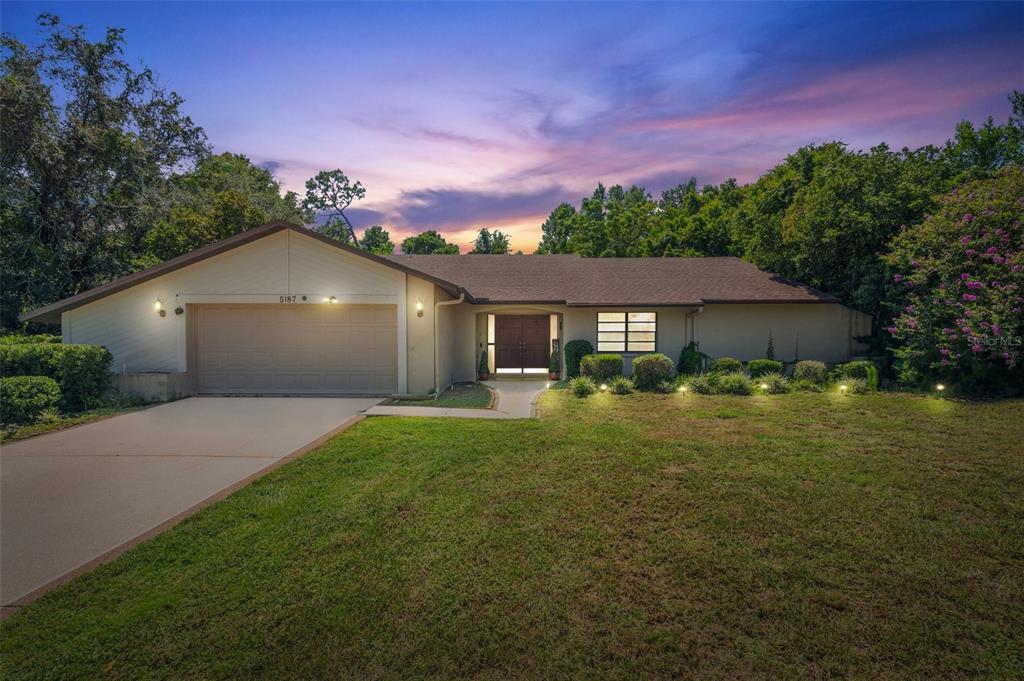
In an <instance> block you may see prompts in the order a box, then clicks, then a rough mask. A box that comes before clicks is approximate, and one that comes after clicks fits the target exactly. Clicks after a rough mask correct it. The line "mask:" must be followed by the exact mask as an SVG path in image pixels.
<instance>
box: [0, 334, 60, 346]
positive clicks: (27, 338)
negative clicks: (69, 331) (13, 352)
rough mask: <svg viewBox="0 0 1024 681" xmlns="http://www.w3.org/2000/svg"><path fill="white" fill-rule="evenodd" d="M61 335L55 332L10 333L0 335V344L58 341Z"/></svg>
mask: <svg viewBox="0 0 1024 681" xmlns="http://www.w3.org/2000/svg"><path fill="white" fill-rule="evenodd" d="M60 342H61V337H60V336H58V335H57V334H55V333H34V334H31V335H25V334H21V333H10V334H7V335H5V336H0V345H25V344H27V343H60Z"/></svg>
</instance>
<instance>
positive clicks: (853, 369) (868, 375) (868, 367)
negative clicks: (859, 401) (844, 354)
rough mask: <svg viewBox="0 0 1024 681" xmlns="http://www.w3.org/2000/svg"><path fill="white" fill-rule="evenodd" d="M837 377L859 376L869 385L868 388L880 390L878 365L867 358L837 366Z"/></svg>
mask: <svg viewBox="0 0 1024 681" xmlns="http://www.w3.org/2000/svg"><path fill="white" fill-rule="evenodd" d="M836 377H837V378H840V379H843V378H859V379H862V380H863V381H864V383H865V385H867V389H868V390H878V367H876V366H875V363H874V362H869V361H868V360H866V359H859V360H857V361H854V362H849V363H847V364H840V365H839V366H837V367H836Z"/></svg>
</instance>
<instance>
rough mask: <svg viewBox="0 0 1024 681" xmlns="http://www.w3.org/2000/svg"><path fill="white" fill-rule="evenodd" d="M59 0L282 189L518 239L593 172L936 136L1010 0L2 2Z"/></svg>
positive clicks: (768, 162)
mask: <svg viewBox="0 0 1024 681" xmlns="http://www.w3.org/2000/svg"><path fill="white" fill-rule="evenodd" d="M41 12H50V13H54V14H57V15H58V16H60V17H61V18H62V19H63V20H64V21H65V22H67V23H83V24H85V25H86V26H88V27H89V28H90V30H91V31H92V33H93V34H94V35H95V36H96V37H97V38H98V37H99V36H100V35H101V32H102V30H103V28H104V27H105V26H122V27H124V28H126V29H127V36H126V38H127V57H128V58H129V60H130V61H132V62H135V63H139V64H143V63H144V64H146V65H147V66H149V67H151V68H153V69H154V70H155V71H156V72H157V73H158V74H159V77H160V80H161V82H162V84H164V85H165V86H167V87H168V88H170V89H173V90H176V91H177V92H179V93H180V94H181V95H182V96H183V97H184V98H185V99H186V102H187V105H186V110H187V111H188V113H189V114H190V115H191V116H192V118H193V119H194V120H195V121H196V122H197V123H199V124H200V125H202V126H203V127H204V128H205V129H206V132H207V134H208V136H209V139H210V142H211V143H212V144H213V146H214V148H215V150H216V151H233V152H239V153H244V154H246V155H247V156H249V157H250V158H251V159H253V161H254V162H256V163H258V164H260V165H263V166H265V167H268V168H270V169H272V170H273V172H274V173H275V175H276V176H277V178H278V179H279V180H280V181H281V182H282V184H283V185H284V186H285V187H286V188H288V189H293V190H295V191H298V192H300V193H301V192H302V190H303V185H304V182H305V180H306V179H307V178H309V177H310V176H312V175H313V174H315V173H316V171H318V170H321V169H330V168H341V169H343V170H344V171H345V172H346V173H347V174H348V175H349V177H351V178H353V179H358V180H361V181H362V182H363V184H364V185H365V186H366V190H367V194H366V199H365V200H363V201H362V202H360V203H359V204H358V207H357V208H356V209H354V210H353V211H352V213H351V217H352V218H353V221H354V222H355V224H356V226H357V228H359V229H362V228H365V227H367V226H369V225H370V224H373V223H380V224H383V225H385V226H386V227H388V228H389V229H390V230H391V232H392V238H393V239H394V240H395V241H398V240H399V239H400V238H401V237H402V236H405V235H407V234H410V233H413V232H418V231H422V230H423V229H428V228H434V229H438V230H440V231H441V232H442V233H443V234H444V235H445V236H446V237H448V238H449V240H454V241H456V242H458V243H460V244H462V245H463V246H465V244H467V243H468V242H469V241H470V240H471V235H472V232H473V231H474V230H475V229H476V228H478V227H481V226H486V227H492V228H500V229H502V230H504V231H507V232H511V234H512V236H513V239H512V244H513V247H514V248H522V249H523V250H525V251H527V252H529V251H532V250H533V248H534V247H535V245H536V243H537V240H538V238H539V234H540V223H541V222H542V221H543V220H544V218H545V217H546V215H547V214H548V213H549V212H550V211H551V209H552V208H554V207H555V206H556V205H557V204H558V203H559V202H561V201H571V202H573V203H577V202H578V201H579V199H580V197H582V196H583V195H585V194H589V193H590V191H591V190H592V189H593V187H594V186H595V185H596V183H597V182H598V181H602V182H604V183H605V184H615V183H621V184H629V183H638V184H642V185H643V186H645V187H646V188H647V189H648V190H650V191H652V192H654V193H657V192H659V191H661V190H662V189H664V188H666V187H669V186H672V185H675V184H678V183H679V182H685V181H686V180H687V179H688V178H689V177H690V176H696V177H697V178H698V180H699V181H700V182H701V183H705V182H719V181H721V180H723V179H726V178H728V177H736V178H738V179H739V180H740V181H749V180H752V179H755V178H757V177H758V175H760V174H761V173H763V172H764V171H765V170H766V169H768V168H769V167H771V166H772V165H774V164H775V163H776V162H778V161H779V160H781V159H782V157H784V156H785V155H786V154H787V153H790V152H792V151H794V150H795V149H796V148H797V147H799V146H801V145H804V144H809V143H814V142H822V141H826V140H832V139H839V140H843V141H845V142H848V143H849V144H850V145H851V146H853V147H854V148H867V147H870V146H872V145H874V144H877V143H878V142H881V141H886V142H888V143H889V144H890V145H891V146H894V147H901V146H904V145H908V146H920V145H923V144H928V143H935V144H941V143H942V142H943V141H944V140H945V139H946V138H947V137H949V136H950V135H951V133H952V131H953V127H954V125H955V124H956V122H957V121H958V120H961V119H964V118H967V119H970V120H973V121H975V122H981V121H983V120H984V118H985V117H986V116H988V115H993V116H994V117H995V118H996V119H997V120H999V121H1004V120H1005V119H1006V118H1007V117H1008V116H1009V114H1010V108H1009V104H1008V103H1007V101H1006V95H1007V94H1008V93H1009V92H1010V90H1012V89H1022V88H1024V48H1022V44H1024V4H1022V3H1007V4H999V3H971V4H956V3H935V4H909V3H893V4H869V3H844V4H824V3H802V4H785V3H774V4H772V3H757V4H746V3H720V4H654V3H642V4H641V3H633V4H617V3H594V4H583V3H569V4H438V3H418V4H401V3H380V4H329V3H300V2H288V3H223V4H209V3H131V4H114V3H68V4H65V3H51V2H38V3H9V2H4V3H3V4H2V26H3V30H4V31H6V32H9V33H13V34H14V35H15V36H16V37H18V38H19V39H20V40H22V41H25V42H33V41H35V40H36V39H37V37H38V35H39V34H38V33H37V31H36V28H35V24H34V18H35V16H36V15H37V14H39V13H41Z"/></svg>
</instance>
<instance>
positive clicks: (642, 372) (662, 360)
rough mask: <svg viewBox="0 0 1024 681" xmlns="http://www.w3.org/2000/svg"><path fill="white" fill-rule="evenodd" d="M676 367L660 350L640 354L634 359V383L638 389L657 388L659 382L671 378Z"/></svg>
mask: <svg viewBox="0 0 1024 681" xmlns="http://www.w3.org/2000/svg"><path fill="white" fill-rule="evenodd" d="M674 373H675V367H674V366H673V365H672V360H670V359H669V358H668V357H666V356H665V355H663V354H661V353H660V352H653V353H651V354H649V355H640V356H639V357H637V358H635V359H634V360H633V383H634V384H635V385H636V389H637V390H656V389H657V387H658V384H659V383H665V382H668V381H669V380H671V378H672V374H674Z"/></svg>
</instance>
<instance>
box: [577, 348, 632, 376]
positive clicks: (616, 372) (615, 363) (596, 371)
mask: <svg viewBox="0 0 1024 681" xmlns="http://www.w3.org/2000/svg"><path fill="white" fill-rule="evenodd" d="M580 374H581V375H583V376H589V377H590V378H592V379H594V381H595V382H597V383H603V382H605V381H610V380H611V379H613V378H615V377H616V376H621V375H622V355H615V354H612V353H606V354H600V355H586V356H584V357H583V359H582V360H580Z"/></svg>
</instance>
